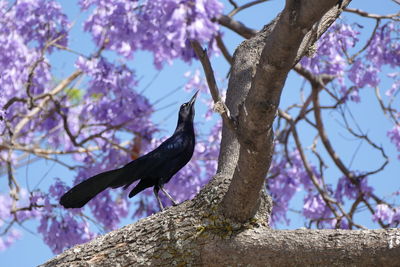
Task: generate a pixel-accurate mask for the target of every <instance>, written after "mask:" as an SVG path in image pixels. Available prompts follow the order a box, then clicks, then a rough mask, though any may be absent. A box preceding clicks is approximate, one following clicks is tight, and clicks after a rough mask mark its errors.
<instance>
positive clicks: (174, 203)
mask: <svg viewBox="0 0 400 267" xmlns="http://www.w3.org/2000/svg"><path fill="white" fill-rule="evenodd" d="M160 189H161V191H163V192H164V194H165V195H166V196H167V197H168V198H169V199H170V200H171V201H172V203H173V205H174V206H177V205H178V203H177V202H176V201H175V200H174V199H173V198H172V197H171V195H170V194H168V192H167V191H166V190H165V189H164V187H162V186H160Z"/></svg>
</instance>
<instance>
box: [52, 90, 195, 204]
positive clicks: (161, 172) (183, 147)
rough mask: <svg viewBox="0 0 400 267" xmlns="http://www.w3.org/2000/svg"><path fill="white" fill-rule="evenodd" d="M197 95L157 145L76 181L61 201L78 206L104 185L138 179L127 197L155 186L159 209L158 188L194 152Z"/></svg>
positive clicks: (186, 104) (109, 185)
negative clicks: (106, 169) (122, 163)
mask: <svg viewBox="0 0 400 267" xmlns="http://www.w3.org/2000/svg"><path fill="white" fill-rule="evenodd" d="M196 96H197V93H196V94H195V95H194V96H193V97H192V99H191V100H190V101H189V102H188V103H185V104H183V105H182V106H181V108H180V110H179V117H178V124H177V127H176V129H175V132H174V134H173V135H172V136H171V137H170V138H168V139H167V140H165V141H164V142H163V143H162V144H161V145H160V146H159V147H157V148H156V149H154V150H153V151H151V152H149V153H148V154H146V155H144V156H142V157H140V158H138V159H136V160H134V161H132V162H130V163H128V164H126V165H125V166H123V167H122V168H120V169H116V170H112V171H107V172H103V173H100V174H97V175H95V176H93V177H91V178H89V179H87V180H85V181H83V182H82V183H80V184H78V185H76V186H75V187H73V188H72V189H71V190H69V191H68V192H67V193H65V194H64V195H63V196H62V197H61V199H60V204H61V205H63V206H64V207H65V208H81V207H83V206H84V205H85V204H86V203H87V202H88V201H89V200H91V199H92V198H93V197H95V196H96V195H97V194H99V193H100V192H102V191H103V190H105V189H106V188H117V187H122V186H123V187H124V189H126V188H128V187H129V186H130V185H131V184H132V183H133V182H135V181H137V180H140V182H139V183H138V184H137V185H136V186H135V188H133V189H132V191H131V192H130V193H129V197H133V196H134V195H136V194H138V193H139V192H141V191H142V190H144V189H146V188H148V187H155V194H156V197H157V200H158V201H159V204H160V208H161V209H162V204H161V202H160V200H159V197H158V190H159V189H163V188H162V187H163V185H164V184H165V183H168V182H169V180H170V179H171V178H172V176H173V175H174V174H175V173H177V172H178V171H179V170H180V169H181V168H182V167H183V166H185V165H186V164H187V163H188V162H189V160H190V159H191V157H192V155H193V151H194V145H195V134H194V129H193V118H194V103H195V100H196ZM169 197H170V196H169ZM171 200H172V199H171Z"/></svg>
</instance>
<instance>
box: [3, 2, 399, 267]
mask: <svg viewBox="0 0 400 267" xmlns="http://www.w3.org/2000/svg"><path fill="white" fill-rule="evenodd" d="M59 2H60V3H61V5H62V6H63V8H64V11H65V12H66V13H67V14H68V16H69V19H70V20H71V21H75V23H76V24H75V26H74V27H73V29H72V32H71V37H70V48H71V49H73V50H76V51H79V52H81V53H84V54H90V53H92V52H93V47H94V46H93V44H92V42H91V39H90V36H89V35H88V34H86V33H83V32H82V23H83V21H84V19H85V18H86V14H82V13H80V11H79V8H78V6H77V1H76V0H64V1H59ZM237 2H238V3H245V2H247V1H237ZM283 5H284V1H279V0H273V1H269V2H268V3H264V4H262V5H259V6H257V7H256V8H251V9H248V10H246V11H244V12H243V13H240V14H239V15H238V16H237V17H236V19H238V20H241V21H245V22H246V24H247V25H248V26H250V27H253V28H255V29H259V28H260V27H261V26H262V25H263V24H265V23H266V22H269V21H270V20H271V19H273V18H274V17H275V15H276V14H277V13H278V12H279V11H280V10H281V9H282V7H283ZM226 6H227V7H228V9H230V6H229V4H226ZM350 7H353V8H362V9H363V10H366V11H369V12H373V13H376V14H387V13H394V12H396V11H398V9H399V8H398V7H399V5H396V4H393V3H392V2H391V1H390V0H382V1H374V0H354V1H353V2H352V4H351V5H350ZM346 16H347V15H346ZM348 17H350V16H348ZM351 18H355V19H356V21H357V22H358V23H359V24H361V25H363V26H364V29H363V32H366V33H369V32H370V30H371V27H372V26H373V21H370V20H367V19H364V18H361V17H359V16H354V15H352V16H351ZM349 21H351V20H350V19H349ZM365 36H368V34H366V35H365ZM224 37H225V40H226V44H227V46H228V48H229V49H230V51H231V52H233V51H234V48H235V47H236V46H237V45H238V44H239V43H240V42H241V41H242V38H241V37H239V36H238V35H236V34H235V33H231V32H227V33H225V36H224ZM363 38H365V37H363ZM110 54H111V53H110ZM111 56H112V55H111ZM75 59H76V57H75V56H73V55H71V54H70V53H66V52H61V53H54V55H52V56H51V61H53V62H57V65H56V67H55V69H54V74H55V76H56V77H61V78H62V77H65V76H66V75H68V74H69V73H71V72H72V71H73V66H74V61H75ZM152 62H153V58H152V55H150V54H149V53H147V52H140V53H137V54H136V55H135V57H134V59H133V60H132V61H131V62H129V65H130V66H132V67H133V68H134V69H135V70H136V75H137V77H138V78H139V79H140V86H139V88H145V87H146V85H147V84H150V85H149V86H148V88H147V89H146V90H145V91H144V94H145V95H146V96H147V97H148V98H149V99H151V101H152V102H154V101H156V100H157V99H160V98H161V97H163V96H165V95H166V94H169V93H170V92H172V91H173V90H174V89H175V88H177V87H180V86H182V85H183V84H184V83H185V81H186V80H185V78H184V76H183V74H184V73H185V72H186V71H187V70H188V69H191V70H195V69H197V68H200V65H199V64H197V63H194V64H192V65H191V66H188V65H187V64H185V63H183V62H180V61H176V62H174V64H173V65H171V66H169V65H167V66H165V67H164V69H163V70H162V71H160V72H159V71H157V70H156V69H155V68H154V67H153V64H152ZM212 63H213V67H214V69H215V70H216V71H217V77H220V78H223V77H225V75H226V73H227V70H228V65H227V64H226V62H225V60H224V59H223V58H222V57H219V58H214V59H213V61H212ZM200 69H201V68H200ZM301 83H302V80H301V79H300V78H298V77H297V76H295V75H293V74H290V75H289V79H288V80H287V82H286V85H285V89H284V91H283V94H282V101H281V106H282V107H285V106H287V105H288V104H291V103H293V101H294V100H297V99H298V98H299V87H300V84H301ZM385 86H386V87H387V86H389V84H388V83H387V84H385V83H383V84H382V89H383V88H385ZM140 90H141V89H139V91H140ZM362 97H363V99H365V100H363V101H362V102H361V103H360V104H359V105H353V113H355V114H363V116H362V117H360V121H359V123H360V125H362V127H363V129H364V130H366V131H368V133H369V134H370V135H371V137H372V138H374V139H375V140H379V141H381V142H382V144H383V145H384V146H385V148H386V149H387V150H388V154H390V155H395V154H396V151H395V148H394V147H393V146H392V145H390V143H389V142H388V139H387V138H386V131H387V130H389V129H390V128H391V127H392V125H391V124H390V123H389V121H388V120H386V119H384V117H383V115H382V112H380V110H379V107H378V104H377V102H376V101H375V100H374V96H373V90H372V89H371V88H365V89H364V90H363V92H362ZM189 98H190V94H188V93H187V92H184V91H183V90H179V91H177V92H175V93H173V94H171V95H170V96H169V97H167V98H164V99H163V100H161V101H160V102H159V103H158V104H157V105H156V107H157V108H159V109H160V111H157V112H155V114H154V120H155V121H156V122H157V123H159V124H160V128H162V129H165V131H164V132H162V133H161V135H163V136H164V135H169V134H171V133H172V132H173V130H174V128H175V124H176V113H177V110H178V108H179V105H180V103H183V102H185V101H186V100H187V99H189ZM199 103H201V102H199ZM165 106H169V107H168V108H163V107H165ZM161 108H163V109H161ZM196 108H197V115H196V118H197V120H200V119H201V114H204V111H205V110H206V108H205V106H204V104H197V106H196ZM216 118H217V117H216ZM325 119H326V120H327V127H328V130H329V133H330V134H332V136H331V137H332V138H333V139H334V140H335V143H336V145H337V147H338V150H340V151H341V152H342V153H343V154H342V155H341V156H343V157H345V158H349V157H351V156H352V154H351V153H352V151H353V149H351V148H355V147H357V146H358V145H359V144H358V143H355V142H353V140H349V139H348V138H346V137H343V136H342V135H341V129H340V127H339V126H338V124H337V122H336V121H335V114H333V113H332V114H325ZM208 126H209V124H206V125H203V126H202V127H208ZM300 129H303V128H300ZM304 131H307V130H306V129H305V128H304ZM305 144H307V143H305ZM307 145H308V144H307ZM346 147H349V148H350V149H348V150H345V149H342V148H346ZM357 157H358V158H357V160H356V161H355V162H354V163H353V167H354V168H355V169H357V167H358V168H359V169H363V168H365V166H368V167H369V166H371V165H373V166H374V164H375V163H376V162H375V161H374V154H373V153H372V152H371V151H370V150H369V149H368V148H367V147H366V146H365V145H361V148H360V152H359V153H358V154H357ZM393 160H394V161H395V160H396V159H394V158H393ZM328 164H329V163H328ZM373 166H371V168H372V167H373ZM398 173H400V168H399V164H397V162H394V164H393V163H392V164H389V166H388V167H387V169H386V170H385V172H384V173H383V174H382V175H379V177H375V178H374V179H371V184H372V185H373V186H375V187H376V190H377V191H378V195H385V194H388V193H390V192H393V191H395V190H397V189H399V188H400V183H399V179H398V176H399V175H398ZM333 176H335V175H334V174H333ZM18 177H19V178H20V179H21V180H27V181H29V184H30V186H31V187H32V186H34V185H35V184H37V183H38V182H39V181H41V180H42V182H41V184H40V186H44V187H46V185H48V184H50V183H51V181H52V179H53V178H54V177H62V178H63V179H65V180H66V181H68V179H69V181H71V180H72V177H73V173H71V172H69V171H68V170H66V169H64V168H63V167H60V166H54V165H53V164H52V163H48V162H44V161H42V162H37V163H34V164H32V165H31V166H29V169H25V168H22V169H20V170H19V171H18ZM301 199H302V198H301V196H298V197H297V198H295V199H294V200H293V201H301ZM360 216H363V215H360ZM361 218H362V217H361ZM290 219H291V220H292V225H291V228H298V227H302V226H303V223H304V221H303V220H302V218H301V216H299V215H296V214H291V216H290ZM365 220H368V218H367V217H365ZM127 223H129V221H127ZM366 225H367V226H368V227H376V226H374V225H373V224H369V225H368V224H366ZM36 227H37V225H36V224H35V223H28V224H26V229H28V230H29V231H27V230H26V229H21V230H22V232H23V238H22V239H21V240H19V241H17V242H16V243H15V244H14V245H13V246H12V247H11V248H9V249H8V250H6V251H4V252H0V257H1V259H2V264H1V265H2V266H12V267H17V266H36V265H38V264H40V263H43V262H45V261H46V260H48V259H49V258H51V257H53V254H52V252H51V251H50V249H49V248H48V247H47V246H46V245H45V244H44V243H43V241H42V240H41V238H40V236H39V235H37V234H34V233H30V231H32V232H35V231H36ZM279 228H287V227H285V226H284V225H282V226H280V227H279ZM22 255H23V256H22Z"/></svg>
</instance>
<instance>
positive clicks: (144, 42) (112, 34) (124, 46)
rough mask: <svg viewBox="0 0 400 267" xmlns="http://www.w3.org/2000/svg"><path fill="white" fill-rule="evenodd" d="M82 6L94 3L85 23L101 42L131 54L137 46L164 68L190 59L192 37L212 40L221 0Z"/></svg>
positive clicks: (86, 0) (97, 1)
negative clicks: (177, 60) (163, 65)
mask: <svg viewBox="0 0 400 267" xmlns="http://www.w3.org/2000/svg"><path fill="white" fill-rule="evenodd" d="M80 4H81V7H82V9H84V10H86V9H88V8H89V7H91V6H95V8H94V10H93V12H92V15H91V16H90V17H89V19H88V20H87V21H86V23H85V30H87V31H89V32H90V33H91V34H92V36H93V39H94V41H95V42H96V44H97V45H99V46H105V47H106V48H108V49H111V50H114V51H116V52H118V53H119V54H121V55H123V56H125V57H130V56H132V54H133V53H134V52H135V51H137V50H138V49H142V50H148V51H150V52H152V53H153V55H154V64H155V66H156V67H157V68H161V67H162V64H163V63H164V62H168V63H172V60H174V59H182V60H184V61H186V62H189V61H190V60H191V59H192V58H193V57H194V56H195V55H194V52H193V50H192V49H191V46H190V43H189V40H197V41H199V42H200V43H202V44H209V46H210V48H211V49H215V46H213V45H212V40H213V37H214V36H215V35H216V34H217V32H218V29H219V27H218V24H217V23H215V22H214V21H213V19H214V18H216V17H217V16H218V15H220V14H221V12H222V8H223V6H222V4H221V3H220V2H219V1H218V0H152V1H144V2H143V3H140V2H139V1H137V0H135V1H123V0H109V1H104V0H81V1H80Z"/></svg>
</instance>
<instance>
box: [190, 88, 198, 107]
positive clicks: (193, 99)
mask: <svg viewBox="0 0 400 267" xmlns="http://www.w3.org/2000/svg"><path fill="white" fill-rule="evenodd" d="M199 91H200V90H197V92H196V93H195V94H194V96H192V98H191V99H190V101H189V105H190V106H193V104H194V102H195V101H196V97H197V94H198V93H199Z"/></svg>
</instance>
